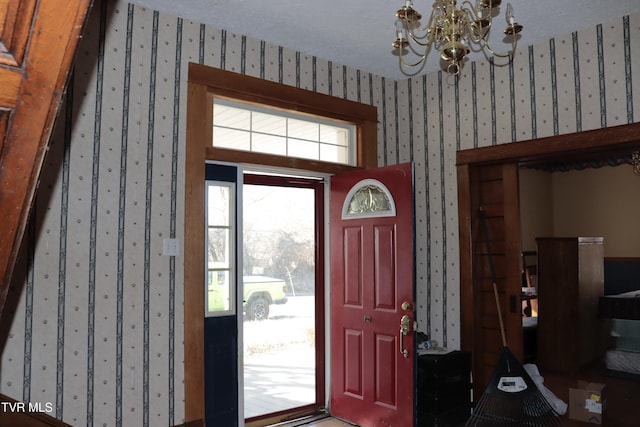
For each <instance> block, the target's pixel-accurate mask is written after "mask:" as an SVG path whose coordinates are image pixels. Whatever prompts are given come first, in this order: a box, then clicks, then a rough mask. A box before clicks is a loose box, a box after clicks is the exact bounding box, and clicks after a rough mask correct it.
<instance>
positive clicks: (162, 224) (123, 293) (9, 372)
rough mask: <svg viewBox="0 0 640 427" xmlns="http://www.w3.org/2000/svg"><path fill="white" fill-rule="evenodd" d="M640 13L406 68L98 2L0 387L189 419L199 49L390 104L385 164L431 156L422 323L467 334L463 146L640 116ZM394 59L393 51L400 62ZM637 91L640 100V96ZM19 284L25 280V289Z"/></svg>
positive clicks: (281, 77)
mask: <svg viewBox="0 0 640 427" xmlns="http://www.w3.org/2000/svg"><path fill="white" fill-rule="evenodd" d="M638 40H640V16H639V15H637V14H636V15H631V16H625V17H621V18H620V19H619V20H616V21H614V22H611V23H603V24H602V25H598V26H597V27H594V28H589V29H586V30H581V31H578V32H574V33H571V34H567V36H565V37H562V38H555V39H551V40H549V42H548V43H545V44H541V45H537V46H532V47H529V48H526V47H522V48H520V50H519V51H518V52H517V54H516V57H515V59H514V61H513V62H512V64H510V65H509V66H506V67H498V66H496V65H494V64H492V63H490V62H487V61H482V62H477V63H471V64H466V65H465V68H464V70H463V72H462V75H461V76H460V79H459V80H454V79H452V78H450V77H448V76H447V75H446V74H443V73H441V72H438V73H433V74H429V75H426V76H418V77H414V78H411V79H408V80H401V81H395V80H392V79H389V78H384V77H381V76H377V75H373V74H371V73H368V72H365V71H362V70H355V69H351V68H348V67H345V66H342V65H340V64H335V63H332V62H331V61H326V60H324V59H321V58H317V57H314V56H312V55H308V54H305V53H301V52H295V51H290V50H287V49H284V48H282V47H279V46H275V45H273V44H270V43H269V42H267V41H260V40H254V39H251V38H248V37H245V36H242V35H236V34H232V33H230V32H226V31H224V30H220V29H216V28H211V27H209V26H206V25H203V24H200V23H196V22H191V21H187V20H183V19H180V18H176V17H173V16H168V15H164V14H160V13H157V12H154V11H152V10H148V9H144V8H141V7H137V6H133V5H130V4H127V3H126V2H125V1H122V0H117V1H110V2H106V1H103V2H96V5H95V7H94V10H93V13H92V16H91V19H90V22H89V25H88V32H87V34H86V35H85V36H84V38H83V40H82V41H81V43H80V46H79V50H78V54H77V64H76V67H75V70H74V73H73V77H72V81H71V84H70V87H69V90H68V93H67V97H66V102H65V103H64V105H63V107H62V109H61V114H60V118H59V120H58V123H57V126H56V128H55V131H54V140H55V143H54V144H53V147H52V150H51V152H50V154H49V156H48V157H47V159H46V164H45V167H44V171H43V174H42V179H41V185H40V190H39V192H38V196H37V200H36V205H35V211H34V217H33V219H32V221H31V222H30V225H29V229H28V230H27V235H26V238H25V241H24V245H23V248H22V252H21V255H20V258H19V265H18V267H17V270H16V274H15V284H16V285H18V287H17V288H16V289H13V290H12V291H11V293H10V299H9V301H8V304H7V310H6V312H7V314H13V320H12V323H11V322H9V321H5V320H3V323H2V327H1V328H0V329H1V330H2V335H0V337H1V338H2V341H1V342H2V343H3V344H4V351H3V353H2V359H1V367H0V369H1V371H0V392H2V393H4V394H7V395H9V396H12V397H14V398H17V399H22V400H25V401H32V402H43V403H47V402H48V403H51V404H52V406H53V415H54V416H56V417H57V418H60V419H63V420H64V421H65V422H67V423H69V424H72V425H90V426H169V425H175V424H179V423H181V422H182V421H183V418H184V401H183V399H184V390H183V384H182V382H183V372H184V369H183V359H184V358H183V345H182V343H183V327H182V324H183V311H182V310H183V282H182V275H183V266H182V258H181V257H177V258H171V257H165V256H162V241H163V239H164V238H165V237H177V238H178V239H180V240H182V239H183V235H184V232H183V228H184V226H185V224H184V215H183V200H184V143H185V123H186V116H185V115H186V93H187V91H186V77H187V67H188V63H189V62H198V63H203V64H206V65H209V66H212V67H217V68H223V69H226V70H230V71H234V72H238V73H242V74H247V75H251V76H255V77H260V78H263V79H268V80H271V81H276V82H280V83H282V84H285V85H291V86H296V87H300V88H304V89H308V90H312V91H315V92H318V93H323V94H329V95H332V96H335V97H339V98H346V99H350V100H355V101H359V102H362V103H366V104H371V105H375V106H376V107H377V108H378V114H379V129H378V137H379V159H378V163H379V164H380V165H381V166H382V165H388V164H395V163H400V162H406V161H413V162H415V165H416V209H417V218H416V244H417V248H416V250H417V291H418V301H417V303H418V305H417V310H418V321H419V324H420V327H419V329H420V330H422V331H424V332H426V333H428V334H430V335H431V336H432V337H433V338H434V339H436V340H438V341H439V342H440V343H441V344H443V345H446V346H448V347H450V348H459V345H460V342H459V341H460V324H459V319H460V304H459V271H458V235H457V229H458V224H457V199H456V197H457V196H456V194H457V193H456V191H457V189H456V185H457V184H456V175H455V173H456V170H455V153H456V150H459V149H466V148H473V147H481V146H486V145H494V144H502V143H506V142H511V141H516V140H527V139H531V138H537V137H544V136H549V135H557V134H564V133H571V132H576V131H581V130H588V129H593V128H601V127H605V126H613V125H618V124H624V123H630V122H637V121H639V120H640V48H639V43H638V42H637V41H638ZM390 60H392V58H390ZM634 89H635V96H634ZM18 289H19V290H18Z"/></svg>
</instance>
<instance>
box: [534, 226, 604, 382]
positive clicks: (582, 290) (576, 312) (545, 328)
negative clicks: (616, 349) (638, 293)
mask: <svg viewBox="0 0 640 427" xmlns="http://www.w3.org/2000/svg"><path fill="white" fill-rule="evenodd" d="M536 240H537V243H538V340H537V344H538V349H537V362H538V365H539V366H540V369H541V370H542V371H543V372H544V371H545V370H549V371H554V372H561V373H567V374H575V373H577V372H578V371H579V370H580V369H581V368H583V367H585V366H587V365H589V364H591V363H593V362H596V361H598V360H601V359H602V357H603V355H604V353H605V345H606V338H607V334H608V331H607V326H606V324H605V322H604V321H602V320H600V319H598V301H599V298H600V296H602V295H603V293H604V261H603V256H604V255H603V239H602V237H571V238H555V237H554V238H538V239H536Z"/></svg>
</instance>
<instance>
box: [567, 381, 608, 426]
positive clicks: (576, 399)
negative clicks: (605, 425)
mask: <svg viewBox="0 0 640 427" xmlns="http://www.w3.org/2000/svg"><path fill="white" fill-rule="evenodd" d="M604 386H605V385H604V384H600V383H589V382H586V381H578V388H570V389H569V418H570V419H572V420H578V421H585V422H587V423H591V424H602V414H603V412H604V408H605V406H606V401H605V398H604V394H603V389H604Z"/></svg>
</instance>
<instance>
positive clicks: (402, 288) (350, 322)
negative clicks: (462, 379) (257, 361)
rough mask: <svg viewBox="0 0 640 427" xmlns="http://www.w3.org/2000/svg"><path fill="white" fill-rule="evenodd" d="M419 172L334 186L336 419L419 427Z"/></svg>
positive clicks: (379, 172)
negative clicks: (416, 365)
mask: <svg viewBox="0 0 640 427" xmlns="http://www.w3.org/2000/svg"><path fill="white" fill-rule="evenodd" d="M412 174H413V170H412V165H411V164H404V165H396V166H390V167H385V168H380V169H374V170H365V171H357V172H350V173H344V174H340V175H337V176H334V177H332V178H331V399H330V412H331V414H332V415H334V416H336V417H339V418H343V419H345V420H348V421H351V422H354V423H356V424H357V425H359V426H362V427H383V426H393V427H395V426H403V427H410V426H414V419H415V417H414V363H415V352H414V333H413V319H414V253H413V188H412V181H413V180H412Z"/></svg>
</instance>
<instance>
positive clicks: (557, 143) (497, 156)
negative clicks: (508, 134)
mask: <svg viewBox="0 0 640 427" xmlns="http://www.w3.org/2000/svg"><path fill="white" fill-rule="evenodd" d="M636 143H637V144H639V145H640V122H638V123H630V124H627V125H619V126H612V127H608V128H603V129H595V130H589V131H584V132H576V133H570V134H566V135H557V136H549V137H546V138H539V139H530V140H528V141H520V142H512V143H509V144H499V145H492V146H489V147H481V148H473V149H469V150H461V151H458V153H457V154H456V164H457V165H464V164H476V165H477V164H482V163H495V162H498V163H499V162H517V163H522V162H527V161H533V160H540V159H544V158H552V157H558V156H568V155H569V156H570V155H578V154H583V153H585V152H588V151H603V150H613V149H616V148H619V147H622V146H625V145H626V146H628V145H630V144H636Z"/></svg>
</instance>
